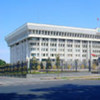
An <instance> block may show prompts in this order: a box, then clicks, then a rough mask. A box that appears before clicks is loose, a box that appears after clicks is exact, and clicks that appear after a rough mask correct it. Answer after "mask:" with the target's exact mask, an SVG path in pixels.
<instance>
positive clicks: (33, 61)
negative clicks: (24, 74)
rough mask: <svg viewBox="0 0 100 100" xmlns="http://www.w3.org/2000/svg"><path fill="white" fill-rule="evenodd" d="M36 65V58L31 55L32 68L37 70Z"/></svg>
mask: <svg viewBox="0 0 100 100" xmlns="http://www.w3.org/2000/svg"><path fill="white" fill-rule="evenodd" d="M37 66H38V62H37V59H36V58H35V57H33V60H32V69H34V70H37Z"/></svg>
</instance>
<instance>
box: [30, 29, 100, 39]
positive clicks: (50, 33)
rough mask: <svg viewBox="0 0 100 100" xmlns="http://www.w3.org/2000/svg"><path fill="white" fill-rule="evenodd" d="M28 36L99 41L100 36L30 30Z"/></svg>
mask: <svg viewBox="0 0 100 100" xmlns="http://www.w3.org/2000/svg"><path fill="white" fill-rule="evenodd" d="M30 31H31V32H30V34H39V35H40V34H41V35H51V36H64V37H65V36H68V37H80V38H96V39H100V35H93V34H83V33H71V32H57V31H46V30H33V31H32V30H30Z"/></svg>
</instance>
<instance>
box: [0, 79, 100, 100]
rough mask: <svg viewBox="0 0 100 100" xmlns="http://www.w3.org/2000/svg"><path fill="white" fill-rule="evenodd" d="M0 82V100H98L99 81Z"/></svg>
mask: <svg viewBox="0 0 100 100" xmlns="http://www.w3.org/2000/svg"><path fill="white" fill-rule="evenodd" d="M0 82H1V83H0V100H100V80H57V81H40V80H35V79H31V78H30V79H21V78H20V79H19V78H16V79H15V78H0ZM3 83H4V84H3Z"/></svg>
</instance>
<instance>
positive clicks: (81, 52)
mask: <svg viewBox="0 0 100 100" xmlns="http://www.w3.org/2000/svg"><path fill="white" fill-rule="evenodd" d="M82 54H83V51H82V41H81V40H80V61H81V62H82Z"/></svg>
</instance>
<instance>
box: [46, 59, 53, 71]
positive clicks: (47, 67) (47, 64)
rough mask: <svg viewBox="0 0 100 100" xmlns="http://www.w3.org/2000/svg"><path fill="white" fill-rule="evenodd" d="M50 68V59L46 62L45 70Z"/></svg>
mask: <svg viewBox="0 0 100 100" xmlns="http://www.w3.org/2000/svg"><path fill="white" fill-rule="evenodd" d="M51 67H52V65H51V60H50V58H48V59H47V61H46V69H50V68H51Z"/></svg>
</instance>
